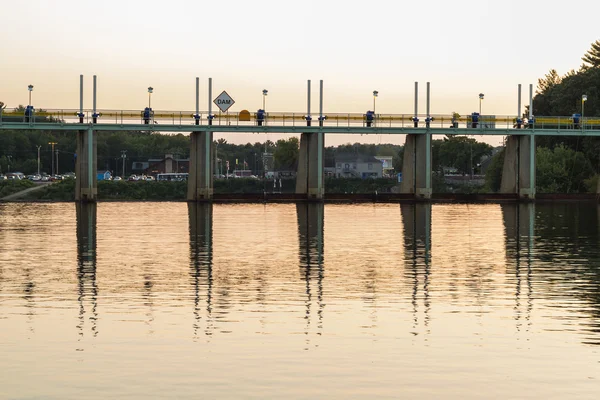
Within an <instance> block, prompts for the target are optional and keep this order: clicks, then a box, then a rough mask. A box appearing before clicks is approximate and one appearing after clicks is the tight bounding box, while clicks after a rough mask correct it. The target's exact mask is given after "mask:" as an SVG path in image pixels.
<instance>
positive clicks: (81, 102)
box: [79, 75, 83, 123]
mask: <svg viewBox="0 0 600 400" xmlns="http://www.w3.org/2000/svg"><path fill="white" fill-rule="evenodd" d="M79 114H80V117H79V122H80V123H83V117H81V114H83V75H79Z"/></svg>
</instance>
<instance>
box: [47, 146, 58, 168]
mask: <svg viewBox="0 0 600 400" xmlns="http://www.w3.org/2000/svg"><path fill="white" fill-rule="evenodd" d="M48 144H49V145H52V151H51V152H50V159H51V162H52V168H51V172H52V176H54V145H55V144H58V143H57V142H48Z"/></svg>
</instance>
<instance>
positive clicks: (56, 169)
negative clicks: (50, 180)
mask: <svg viewBox="0 0 600 400" xmlns="http://www.w3.org/2000/svg"><path fill="white" fill-rule="evenodd" d="M56 175H58V149H56Z"/></svg>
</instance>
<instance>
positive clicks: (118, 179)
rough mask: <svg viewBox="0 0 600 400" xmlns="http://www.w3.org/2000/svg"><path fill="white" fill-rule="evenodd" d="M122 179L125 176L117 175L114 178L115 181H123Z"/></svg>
mask: <svg viewBox="0 0 600 400" xmlns="http://www.w3.org/2000/svg"><path fill="white" fill-rule="evenodd" d="M122 180H123V178H121V177H120V176H115V177H114V178H113V181H122Z"/></svg>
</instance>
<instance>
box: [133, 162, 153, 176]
mask: <svg viewBox="0 0 600 400" xmlns="http://www.w3.org/2000/svg"><path fill="white" fill-rule="evenodd" d="M149 166H150V163H149V162H146V161H134V162H133V163H131V172H133V173H140V174H141V173H143V172H144V171H145V170H147V169H148V167H149Z"/></svg>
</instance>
